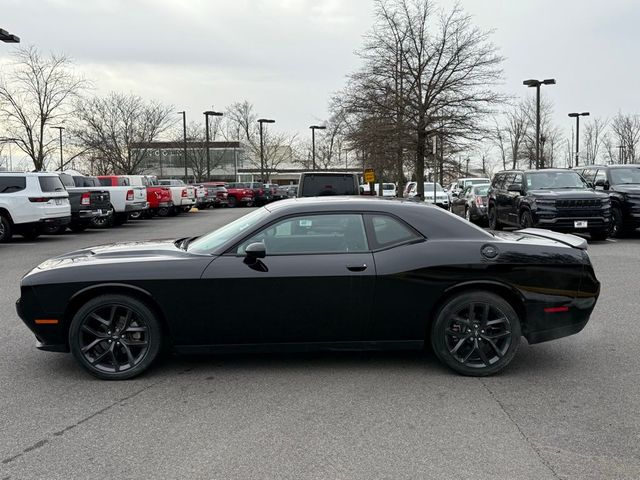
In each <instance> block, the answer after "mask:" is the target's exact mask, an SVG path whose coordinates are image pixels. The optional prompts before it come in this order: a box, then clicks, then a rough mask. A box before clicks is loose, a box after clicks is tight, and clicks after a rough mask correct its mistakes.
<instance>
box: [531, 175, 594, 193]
mask: <svg viewBox="0 0 640 480" xmlns="http://www.w3.org/2000/svg"><path fill="white" fill-rule="evenodd" d="M527 187H528V188H529V189H530V190H556V189H560V188H574V189H587V188H589V187H588V185H587V184H586V182H585V181H584V180H583V179H582V177H581V176H580V175H578V173H577V172H571V171H566V172H534V173H528V174H527Z"/></svg>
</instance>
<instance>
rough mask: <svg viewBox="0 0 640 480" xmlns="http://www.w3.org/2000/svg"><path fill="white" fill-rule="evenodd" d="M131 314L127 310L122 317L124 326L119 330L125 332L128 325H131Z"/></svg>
mask: <svg viewBox="0 0 640 480" xmlns="http://www.w3.org/2000/svg"><path fill="white" fill-rule="evenodd" d="M132 313H133V312H131V310H129V309H127V314H126V315H125V317H124V325H123V326H122V329H121V330H123V331H126V330H127V328H128V327H129V324H130V323H131V317H132Z"/></svg>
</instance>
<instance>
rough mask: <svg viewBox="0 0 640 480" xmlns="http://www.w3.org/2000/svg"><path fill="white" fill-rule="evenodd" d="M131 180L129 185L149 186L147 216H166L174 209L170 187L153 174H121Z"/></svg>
mask: <svg viewBox="0 0 640 480" xmlns="http://www.w3.org/2000/svg"><path fill="white" fill-rule="evenodd" d="M121 177H123V178H126V179H128V180H129V185H134V186H143V187H146V188H147V202H148V203H149V208H148V209H147V212H146V214H145V216H146V217H152V216H154V215H159V216H161V217H166V216H168V215H170V214H171V213H172V211H173V200H172V197H171V190H170V189H169V187H163V186H162V185H160V183H158V179H157V178H156V177H155V176H153V175H121Z"/></svg>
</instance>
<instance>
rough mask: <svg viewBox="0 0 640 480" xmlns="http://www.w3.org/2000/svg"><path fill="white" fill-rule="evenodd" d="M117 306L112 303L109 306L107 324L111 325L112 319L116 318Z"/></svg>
mask: <svg viewBox="0 0 640 480" xmlns="http://www.w3.org/2000/svg"><path fill="white" fill-rule="evenodd" d="M117 308H118V307H117V306H115V305H113V306H112V307H111V311H110V312H109V326H113V324H114V321H115V319H116V310H117Z"/></svg>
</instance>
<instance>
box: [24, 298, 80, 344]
mask: <svg viewBox="0 0 640 480" xmlns="http://www.w3.org/2000/svg"><path fill="white" fill-rule="evenodd" d="M23 293H27V292H23ZM30 293H31V294H28V295H27V298H26V300H27V301H24V300H25V299H23V298H22V297H21V298H19V299H18V300H17V301H16V312H17V313H18V316H19V317H20V319H21V320H22V321H23V322H24V324H25V325H26V326H27V327H28V328H29V330H31V331H32V332H33V334H34V335H35V337H36V348H37V349H38V350H44V351H47V352H69V343H68V341H67V335H66V328H64V324H63V321H62V319H60V323H58V324H55V325H36V323H35V319H36V318H58V317H57V316H55V315H49V314H47V313H45V312H42V310H41V309H40V307H39V305H38V304H37V301H36V300H35V296H34V295H33V294H32V292H30ZM31 297H32V298H31Z"/></svg>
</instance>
